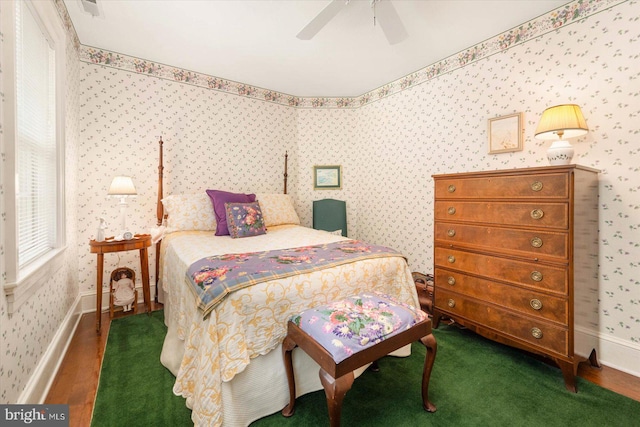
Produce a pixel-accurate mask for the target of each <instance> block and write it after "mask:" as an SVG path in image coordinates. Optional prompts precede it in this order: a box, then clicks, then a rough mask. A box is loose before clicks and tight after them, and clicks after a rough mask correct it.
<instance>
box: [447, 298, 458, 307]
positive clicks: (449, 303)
mask: <svg viewBox="0 0 640 427" xmlns="http://www.w3.org/2000/svg"><path fill="white" fill-rule="evenodd" d="M447 305H448V306H449V307H451V308H453V307H455V306H456V302H455V301H454V300H452V299H450V300H449V301H447Z"/></svg>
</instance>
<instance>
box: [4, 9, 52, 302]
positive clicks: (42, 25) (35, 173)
mask: <svg viewBox="0 0 640 427" xmlns="http://www.w3.org/2000/svg"><path fill="white" fill-rule="evenodd" d="M1 7H2V13H1V15H2V33H3V34H5V35H7V34H9V35H11V36H10V37H5V40H4V44H3V47H2V48H3V62H4V63H5V64H9V67H7V68H9V69H8V70H7V72H6V73H4V75H3V81H2V88H3V90H4V92H5V100H6V102H5V105H4V111H3V117H2V119H3V123H4V126H5V130H6V132H5V134H4V138H5V139H4V145H5V151H6V154H7V162H6V163H7V168H6V171H5V175H4V176H3V180H4V182H5V184H6V188H7V190H8V191H7V192H6V193H5V205H6V208H7V209H6V210H7V223H6V229H5V231H6V235H7V236H6V247H7V251H6V253H5V258H6V264H7V265H6V269H7V274H8V277H7V283H6V285H5V292H6V294H7V302H8V303H9V311H10V312H12V311H13V310H15V309H16V308H17V306H19V305H20V304H21V303H22V302H24V301H26V300H27V299H28V297H29V295H31V294H32V293H33V292H34V291H35V286H37V285H41V284H43V283H46V282H47V279H48V278H50V277H51V276H52V275H53V274H54V273H55V271H56V270H57V269H58V268H59V267H60V266H61V264H62V252H63V250H64V243H65V239H64V91H63V90H62V89H63V85H64V71H65V70H64V60H65V55H64V48H65V45H64V33H62V29H61V25H60V23H59V22H58V18H57V16H56V14H57V12H56V11H55V7H54V6H53V3H52V2H28V1H16V2H10V3H4V2H3V4H2V6H1ZM7 9H8V10H7ZM11 65H13V66H11ZM13 195H15V196H14V197H12V196H13Z"/></svg>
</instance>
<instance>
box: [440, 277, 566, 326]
mask: <svg viewBox="0 0 640 427" xmlns="http://www.w3.org/2000/svg"><path fill="white" fill-rule="evenodd" d="M435 280H436V284H437V290H436V292H440V291H441V290H442V291H447V290H449V291H454V292H457V293H459V294H463V295H467V296H470V297H473V298H476V299H479V300H483V301H487V302H490V303H493V304H495V305H498V306H503V307H507V308H510V309H512V310H516V311H519V312H521V313H522V314H524V315H527V316H533V317H539V318H542V319H547V320H550V321H553V322H557V323H561V324H563V325H566V324H567V323H568V322H569V315H568V301H567V299H566V298H562V297H553V296H549V295H547V294H542V293H539V292H536V291H533V290H527V289H523V288H517V287H515V286H510V285H505V284H504V283H497V282H494V281H491V280H486V279H480V278H477V277H473V276H467V275H465V274H462V273H457V272H453V271H448V270H443V269H440V268H436V271H435Z"/></svg>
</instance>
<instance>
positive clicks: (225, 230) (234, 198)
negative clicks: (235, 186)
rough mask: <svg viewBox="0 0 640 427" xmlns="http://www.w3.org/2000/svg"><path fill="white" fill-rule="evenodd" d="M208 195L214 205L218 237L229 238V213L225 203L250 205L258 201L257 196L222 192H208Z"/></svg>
mask: <svg viewBox="0 0 640 427" xmlns="http://www.w3.org/2000/svg"><path fill="white" fill-rule="evenodd" d="M207 194H208V195H209V197H210V198H211V202H212V203H213V212H214V213H215V214H216V222H217V223H218V224H217V225H216V236H228V235H229V227H228V226H227V212H226V211H225V209H224V204H225V203H250V202H255V201H256V195H255V194H242V193H229V192H227V191H220V190H207Z"/></svg>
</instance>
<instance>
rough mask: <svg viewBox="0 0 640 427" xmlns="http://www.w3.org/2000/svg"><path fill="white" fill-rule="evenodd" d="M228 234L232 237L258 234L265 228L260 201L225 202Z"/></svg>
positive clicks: (263, 231) (264, 231) (262, 232)
mask: <svg viewBox="0 0 640 427" xmlns="http://www.w3.org/2000/svg"><path fill="white" fill-rule="evenodd" d="M224 206H225V209H226V211H227V224H228V225H229V234H230V235H231V237H232V238H233V239H237V238H238V237H250V236H259V235H260V234H265V233H266V232H267V229H266V227H265V225H264V218H263V217H262V211H261V210H260V203H258V202H253V203H225V204H224Z"/></svg>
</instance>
